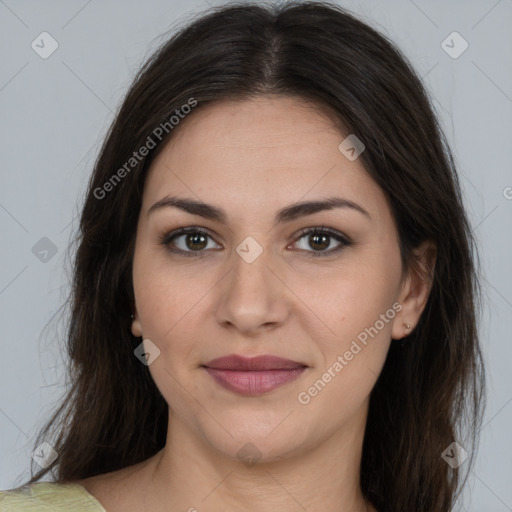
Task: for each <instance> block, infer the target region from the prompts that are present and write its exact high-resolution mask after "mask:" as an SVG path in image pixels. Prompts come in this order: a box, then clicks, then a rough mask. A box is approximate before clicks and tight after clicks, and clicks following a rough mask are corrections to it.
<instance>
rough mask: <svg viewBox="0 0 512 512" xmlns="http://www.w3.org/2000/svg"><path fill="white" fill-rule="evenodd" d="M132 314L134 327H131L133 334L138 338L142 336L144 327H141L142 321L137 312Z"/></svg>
mask: <svg viewBox="0 0 512 512" xmlns="http://www.w3.org/2000/svg"><path fill="white" fill-rule="evenodd" d="M130 316H131V319H132V327H131V331H132V334H133V335H134V336H135V337H136V338H140V337H141V336H142V328H141V325H140V322H139V320H138V315H137V312H135V314H132V315H130Z"/></svg>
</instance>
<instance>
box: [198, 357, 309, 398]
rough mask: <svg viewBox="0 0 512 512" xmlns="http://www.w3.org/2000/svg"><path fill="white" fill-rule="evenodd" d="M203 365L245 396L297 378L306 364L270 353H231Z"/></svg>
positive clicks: (221, 381) (218, 380) (219, 381)
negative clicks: (263, 354) (248, 354)
mask: <svg viewBox="0 0 512 512" xmlns="http://www.w3.org/2000/svg"><path fill="white" fill-rule="evenodd" d="M203 368H204V369H205V370H206V372H207V373H208V374H209V375H210V376H211V377H212V378H213V379H214V381H215V382H216V383H217V384H219V385H220V386H222V387H223V388H225V389H228V390H230V391H233V392H235V393H238V394H241V395H245V396H258V395H262V394H263V393H268V392H270V391H272V390H273V389H276V388H278V387H280V386H282V385H284V384H286V383H288V382H291V381H293V380H295V379H297V378H298V377H299V376H300V375H301V374H302V373H303V372H304V370H306V368H308V366H307V365H305V364H303V363H299V362H297V361H292V360H290V359H283V358H280V357H276V356H270V355H265V356H258V357H252V358H247V357H243V356H238V355H231V356H226V357H220V358H217V359H213V360H212V361H209V362H208V363H206V364H205V365H203Z"/></svg>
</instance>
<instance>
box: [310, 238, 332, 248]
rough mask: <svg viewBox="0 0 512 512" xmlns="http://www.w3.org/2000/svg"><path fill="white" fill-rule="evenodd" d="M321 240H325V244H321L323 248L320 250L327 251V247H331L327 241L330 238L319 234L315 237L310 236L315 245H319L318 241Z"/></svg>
mask: <svg viewBox="0 0 512 512" xmlns="http://www.w3.org/2000/svg"><path fill="white" fill-rule="evenodd" d="M319 238H323V240H324V243H323V244H322V242H320V245H321V246H322V247H320V249H325V248H326V247H329V243H328V242H326V240H327V238H328V236H327V235H318V234H315V235H311V236H310V240H313V245H318V242H317V240H318V239H319ZM313 248H314V247H313Z"/></svg>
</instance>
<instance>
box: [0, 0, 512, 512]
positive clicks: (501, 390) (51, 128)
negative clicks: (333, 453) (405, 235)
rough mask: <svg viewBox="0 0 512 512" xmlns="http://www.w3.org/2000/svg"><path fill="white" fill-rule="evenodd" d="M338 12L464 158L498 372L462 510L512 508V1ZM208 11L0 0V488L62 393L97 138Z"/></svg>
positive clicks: (11, 480)
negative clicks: (400, 64) (46, 46)
mask: <svg viewBox="0 0 512 512" xmlns="http://www.w3.org/2000/svg"><path fill="white" fill-rule="evenodd" d="M208 1H209V3H210V5H214V4H215V0H208ZM340 4H341V5H342V6H344V7H347V8H348V9H350V10H352V11H353V12H355V13H357V14H359V15H360V16H361V17H362V19H363V20H365V21H366V22H368V23H370V24H371V25H373V26H374V27H376V28H377V29H379V30H381V31H382V32H384V33H385V34H387V35H388V36H389V37H390V38H391V39H392V40H394V41H395V42H396V43H397V44H398V46H399V47H400V48H401V49H402V50H403V51H404V52H405V54H406V55H407V56H408V57H409V58H410V59H411V61H412V63H413V65H414V66H415V67H416V69H418V70H419V72H420V74H421V75H422V76H423V77H424V81H425V83H426V86H427V88H428V89H429V91H430V93H431V94H432V96H433V98H434V102H435V107H436V109H437V111H438V115H439V116H440V119H441V122H442V125H443V127H444V129H445V132H446V134H447V136H448V139H449V141H450V143H451V145H452V148H453V151H454V154H455V157H456V159H457V163H458V166H459V170H460V173H461V176H462V185H463V187H464V193H465V201H466V205H467V208H468V211H469V215H470V218H471V223H472V226H473V229H474V232H475V233H476V235H477V237H478V240H479V244H480V249H481V255H482V266H483V271H484V274H485V280H484V282H483V284H484V292H485V299H486V304H485V310H484V315H483V318H482V324H481V335H482V344H483V348H484V352H485V358H486V362H487V368H488V375H489V381H488V382H489V396H488V405H487V411H486V417H485V420H484V427H483V429H482V432H481V434H482V438H481V444H480V450H479V456H478V461H477V465H476V467H475V470H474V472H472V473H471V475H470V477H471V480H470V484H469V486H468V487H467V488H466V492H465V494H464V500H463V502H461V510H467V511H479V512H480V511H485V512H504V511H512V486H511V485H510V480H511V474H512V438H511V435H510V430H511V425H512V404H511V403H510V402H511V401H512V386H511V382H512V376H511V369H510V362H511V357H510V356H511V354H512V344H511V336H510V327H511V323H510V318H511V316H512V275H511V272H510V269H509V265H510V262H511V261H512V240H511V233H512V230H511V229H510V228H511V224H512V223H511V219H512V188H507V187H512V172H511V170H512V166H511V162H512V152H511V144H512V2H511V1H510V0H500V1H496V0H479V1H462V0H460V1H454V0H451V1H448V2H447V1H442V0H436V1H428V2H427V1H426V0H423V1H420V0H415V1H412V0H392V1H390V0H387V1H386V2H382V1H378V0H364V1H359V2H356V1H345V0H340ZM207 7H208V4H207V3H206V2H205V1H204V0H203V1H196V2H185V1H183V0H151V1H146V2H135V1H122V0H115V1H114V0H109V1H99V0H90V1H86V0H73V1H53V0H52V1H49V0H48V1H46V2H38V1H21V0H20V1H15V0H0V54H1V66H0V112H1V120H0V144H1V153H0V158H1V171H0V173H1V174H0V175H1V188H0V227H1V244H0V258H1V270H0V311H1V322H0V329H1V331H0V338H1V347H2V356H1V358H0V488H1V489H7V488H11V487H13V486H15V485H18V484H19V483H20V482H21V481H23V480H24V479H25V478H26V477H27V476H28V474H29V473H28V468H29V464H30V458H31V451H32V447H33V442H34V436H35V434H36V431H37V428H38V427H39V426H40V425H41V424H42V423H43V421H44V420H46V419H47V417H48V414H49V412H50V408H53V406H54V405H55V403H56V401H57V400H58V399H59V397H60V396H61V394H62V393H63V391H64V389H65V386H66V382H65V379H64V373H63V361H64V359H63V358H64V357H65V353H64V351H63V347H62V345H61V344H60V341H59V338H58V335H59V332H61V330H62V329H61V328H62V325H61V327H60V328H57V327H53V326H52V325H51V324H50V327H49V330H47V331H45V332H44V333H43V328H44V326H45V325H46V324H47V322H48V321H49V320H50V319H51V318H52V317H53V316H54V315H55V314H56V313H57V312H58V309H59V307H60V306H61V304H62V301H63V300H64V299H65V298H66V296H67V294H68V292H69V288H68V283H69V281H68V270H69V268H70V265H69V261H67V258H66V249H67V246H68V243H69V240H70V238H71V236H72V235H73V234H74V232H75V230H76V228H77V215H78V212H79V207H80V204H81V200H82V196H83V193H84V190H85V187H86V183H87V180H88V177H89V175H90V172H91V168H92V165H93V162H94V159H95V157H96V155H97V152H98V150H99V144H100V142H101V140H102V138H103V136H104V135H105V132H106V129H107V127H108V125H109V124H110V122H111V121H112V119H113V112H114V111H115V109H116V108H117V106H118V104H119V101H120V100H121V99H122V97H123V95H124V93H125V92H126V90H127V87H128V86H129V84H130V81H131V78H132V77H133V75H134V73H135V71H136V70H137V68H138V67H139V66H140V64H141V63H142V62H143V60H144V59H145V58H146V57H147V56H149V55H150V54H151V52H152V51H153V50H154V49H155V48H156V46H157V43H158V41H159V39H158V36H160V35H161V34H164V33H165V32H167V31H168V30H169V29H172V28H173V27H176V26H177V25H180V24H181V23H182V22H184V21H186V20H187V19H188V18H189V15H190V14H191V13H194V12H197V11H200V10H203V9H205V8H207ZM43 31H47V32H49V33H50V34H51V36H52V37H53V38H54V39H55V40H56V41H57V42H58V45H59V46H58V49H57V50H56V51H55V53H53V54H52V55H51V56H50V57H49V58H47V59H43V58H41V57H40V56H39V55H38V54H37V53H36V52H35V51H34V50H33V49H32V48H31V43H32V41H33V40H35V39H36V38H37V36H39V34H40V33H41V32H43ZM453 31H457V32H459V33H460V34H461V35H462V37H463V38H464V39H465V40H466V41H467V42H468V43H469V47H468V49H467V50H466V51H465V52H464V53H463V54H462V55H460V56H459V57H458V58H456V59H453V58H452V57H450V56H449V55H448V54H447V53H446V52H445V51H444V50H443V48H442V47H441V43H442V41H443V40H444V39H445V38H446V37H447V36H448V35H449V34H451V33H452V32H453ZM456 44H458V43H456ZM456 48H457V47H456ZM43 237H47V238H49V239H50V240H51V241H52V242H53V244H55V246H56V248H57V253H56V254H55V255H54V256H52V257H49V256H50V255H51V253H50V254H49V256H48V257H49V259H48V261H47V262H46V263H45V262H42V261H41V260H40V259H39V258H38V257H36V255H35V254H34V253H33V252H32V248H33V247H34V245H35V244H36V243H37V242H38V241H39V240H40V239H41V238H43ZM40 256H41V255H40ZM397 435H399V433H397ZM468 449H469V448H468Z"/></svg>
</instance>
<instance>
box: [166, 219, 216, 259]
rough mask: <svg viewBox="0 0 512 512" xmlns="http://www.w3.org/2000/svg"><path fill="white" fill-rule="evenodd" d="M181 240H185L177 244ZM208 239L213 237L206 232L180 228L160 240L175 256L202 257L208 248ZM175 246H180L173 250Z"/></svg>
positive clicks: (192, 228)
mask: <svg viewBox="0 0 512 512" xmlns="http://www.w3.org/2000/svg"><path fill="white" fill-rule="evenodd" d="M180 238H183V240H181V241H180V242H178V243H176V242H175V240H179V239H180ZM208 238H211V236H210V235H209V234H208V233H207V232H206V231H203V230H201V229H199V228H197V227H193V226H192V227H187V228H179V229H176V230H174V231H172V232H171V233H166V234H164V235H163V236H162V237H161V239H160V243H161V244H162V245H164V246H165V247H166V249H167V250H169V251H170V252H172V253H174V254H180V255H183V256H187V257H189V256H192V257H193V256H199V257H201V256H203V254H202V252H203V249H206V248H208ZM173 245H175V246H178V248H177V249H176V248H173V247H172V246H173ZM210 248H211V247H210Z"/></svg>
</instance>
